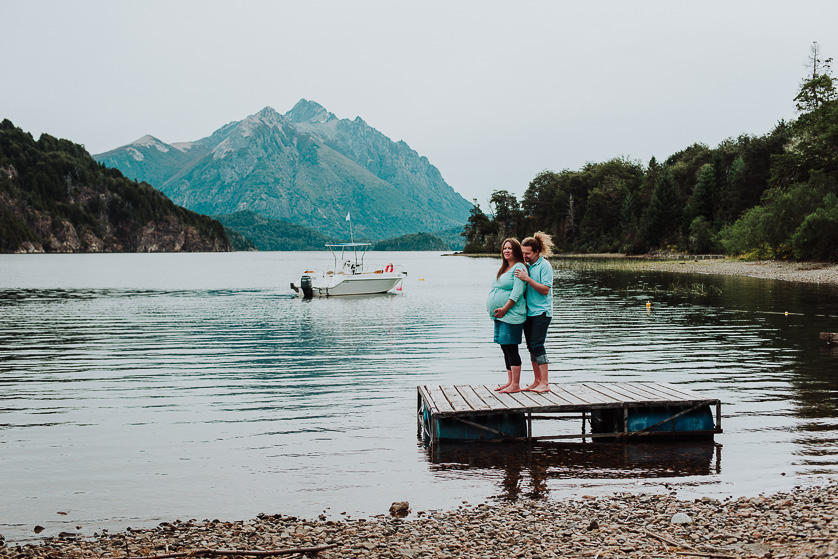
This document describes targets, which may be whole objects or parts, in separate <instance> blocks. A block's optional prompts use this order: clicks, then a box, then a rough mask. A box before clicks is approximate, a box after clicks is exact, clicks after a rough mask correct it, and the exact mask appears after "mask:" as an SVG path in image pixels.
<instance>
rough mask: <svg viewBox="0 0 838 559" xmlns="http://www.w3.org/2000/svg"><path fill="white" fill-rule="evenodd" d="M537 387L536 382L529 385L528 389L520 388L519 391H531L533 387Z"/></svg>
mask: <svg viewBox="0 0 838 559" xmlns="http://www.w3.org/2000/svg"><path fill="white" fill-rule="evenodd" d="M537 386H538V383H537V382H534V383H532V384H531V385H529V386H528V387H526V388H522V389H521V390H522V391H527V390H532V389H534V388H535V387H537Z"/></svg>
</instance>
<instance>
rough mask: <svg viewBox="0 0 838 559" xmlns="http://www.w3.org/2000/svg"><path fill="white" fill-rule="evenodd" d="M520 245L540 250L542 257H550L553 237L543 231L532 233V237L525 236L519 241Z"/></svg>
mask: <svg viewBox="0 0 838 559" xmlns="http://www.w3.org/2000/svg"><path fill="white" fill-rule="evenodd" d="M504 242H505V241H504ZM521 245H522V246H525V247H530V248H531V249H532V250H533V252H540V253H541V256H543V257H544V258H550V257H551V256H553V251H552V250H551V247H552V246H553V238H552V237H551V236H550V235H548V234H547V233H544V232H543V231H538V232H537V233H533V235H532V237H527V238H526V239H524V240H523V241H521ZM501 246H503V245H501Z"/></svg>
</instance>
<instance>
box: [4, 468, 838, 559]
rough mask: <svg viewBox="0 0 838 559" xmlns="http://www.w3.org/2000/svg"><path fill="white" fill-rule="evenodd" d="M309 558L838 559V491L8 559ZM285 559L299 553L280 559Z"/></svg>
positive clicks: (583, 501) (534, 508) (153, 539)
mask: <svg viewBox="0 0 838 559" xmlns="http://www.w3.org/2000/svg"><path fill="white" fill-rule="evenodd" d="M304 549H313V550H314V551H313V552H310V553H308V554H307V555H308V556H316V557H318V558H321V559H334V558H338V557H369V558H392V559H396V558H429V559H442V558H447V557H467V558H480V559H506V558H524V559H537V558H540V559H548V558H559V557H568V558H594V559H605V558H617V557H626V558H634V557H660V558H675V557H681V558H683V557H717V558H726V557H737V558H738V557H771V558H780V557H812V558H815V557H834V556H836V555H838V484H836V483H830V484H828V485H825V486H820V487H805V488H800V487H798V488H795V489H794V490H792V491H789V492H783V493H777V494H774V495H770V496H764V495H761V496H759V497H750V498H749V497H741V498H738V499H734V498H727V499H724V500H721V501H720V500H717V499H711V498H708V497H704V498H701V499H695V500H693V501H685V500H680V499H677V498H676V497H675V496H674V495H672V494H669V495H667V494H618V495H612V496H606V497H594V496H584V497H582V498H579V499H573V500H562V501H553V500H549V499H544V500H519V501H516V502H512V503H504V504H480V505H476V506H471V505H463V506H461V507H459V508H457V509H456V510H452V511H418V512H411V513H410V514H409V515H408V516H407V517H406V518H399V517H397V516H387V515H379V516H376V517H373V518H369V519H348V518H347V519H344V520H340V521H333V520H327V519H326V517H325V515H321V517H320V518H319V519H316V520H306V519H301V518H296V517H293V516H283V515H267V514H262V515H259V516H258V517H257V518H256V519H253V520H248V521H237V522H222V521H219V520H203V521H196V520H190V521H180V520H178V521H174V522H171V523H169V522H164V523H161V524H160V525H159V526H157V527H156V528H151V529H143V530H132V529H130V528H128V529H126V530H125V531H124V532H117V533H107V532H106V531H103V532H102V533H101V534H96V535H94V536H93V537H82V536H79V535H75V534H63V535H62V536H61V537H59V538H50V539H47V540H45V541H44V542H43V543H40V544H37V545H34V544H26V545H23V546H14V547H2V548H0V557H3V558H4V559H5V558H9V559H24V558H25V559H34V558H59V557H69V558H75V559H81V558H87V557H91V558H93V557H96V558H102V557H108V558H124V557H154V556H158V557H159V556H162V555H167V554H168V555H169V556H171V554H174V553H177V552H186V553H187V554H189V552H195V551H196V550H204V553H203V555H204V556H208V555H211V553H208V550H235V551H245V550H247V551H260V552H262V555H263V556H265V555H277V556H281V557H300V556H304V554H303V553H300V552H299V551H300V550H304ZM282 550H298V552H295V553H287V554H284V553H283V554H281V555H280V554H279V552H281V551H282ZM200 555H201V554H194V556H200ZM236 556H243V555H236Z"/></svg>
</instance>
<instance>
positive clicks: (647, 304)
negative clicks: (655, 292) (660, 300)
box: [646, 301, 652, 309]
mask: <svg viewBox="0 0 838 559" xmlns="http://www.w3.org/2000/svg"><path fill="white" fill-rule="evenodd" d="M651 306H652V302H651V301H646V308H647V309H648V308H649V307H651Z"/></svg>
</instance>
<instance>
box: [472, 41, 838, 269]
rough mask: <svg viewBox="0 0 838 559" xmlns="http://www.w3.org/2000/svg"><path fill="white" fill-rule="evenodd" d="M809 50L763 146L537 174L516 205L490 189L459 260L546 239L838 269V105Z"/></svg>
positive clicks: (578, 246) (750, 142)
mask: <svg viewBox="0 0 838 559" xmlns="http://www.w3.org/2000/svg"><path fill="white" fill-rule="evenodd" d="M831 62H832V59H831V58H830V59H823V58H822V55H821V52H820V48H819V46H818V44H817V43H814V44H813V45H812V51H811V55H810V58H809V65H808V72H807V76H806V77H805V78H804V79H803V82H802V83H801V86H800V90H799V93H798V95H797V96H796V97H795V99H794V102H795V104H796V108H797V112H798V117H797V119H796V120H794V121H793V122H785V121H780V122H779V123H778V124H777V125H776V126H775V127H774V129H773V130H771V131H770V132H769V133H767V134H765V135H762V136H751V135H747V134H743V135H741V136H739V137H738V138H735V139H728V140H725V141H723V142H722V143H721V144H719V145H718V146H717V147H715V148H710V147H708V146H706V145H704V144H699V143H696V144H693V145H691V146H689V147H687V148H685V149H683V150H681V151H679V152H678V153H675V154H673V155H671V156H669V157H668V158H667V159H666V160H664V161H662V162H660V161H658V160H657V159H656V158H654V157H653V158H652V159H651V160H650V161H649V162H648V163H647V164H646V165H644V164H642V163H641V162H639V161H634V160H631V159H627V158H615V159H612V160H610V161H606V162H604V163H588V164H586V165H585V166H584V167H583V168H582V169H580V170H578V171H571V170H563V171H560V172H553V171H544V172H542V173H539V174H538V175H537V176H536V177H535V178H534V179H533V180H532V181H531V182H530V183H529V186H528V188H527V190H526V192H525V193H524V195H523V197H522V199H521V200H520V201H519V200H518V199H517V198H516V197H515V196H514V195H513V194H511V193H509V192H508V191H506V190H496V191H494V192H493V193H492V196H491V198H490V201H489V205H490V211H489V213H488V215H487V214H486V213H484V212H483V211H482V210H481V208H480V206H479V205H478V206H475V207H474V208H473V209H472V211H471V214H470V216H469V220H468V224H467V225H466V228H465V231H464V232H463V233H462V235H463V237H465V239H466V246H465V249H464V250H465V252H472V253H474V252H498V251H499V250H500V243H501V241H502V240H503V239H504V238H506V237H518V238H522V237H524V236H526V235H529V234H531V233H533V232H535V231H539V230H540V231H545V232H547V233H550V234H552V235H553V240H554V242H555V244H556V247H557V249H558V250H559V251H566V252H567V251H573V252H622V253H633V254H640V253H646V252H649V251H654V250H662V251H684V252H691V253H694V254H697V253H709V252H713V253H720V252H724V253H726V254H730V255H744V256H746V257H750V258H792V257H793V258H798V259H812V260H829V261H838V100H836V90H835V85H834V82H833V78H832V72H831V67H830V65H831Z"/></svg>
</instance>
